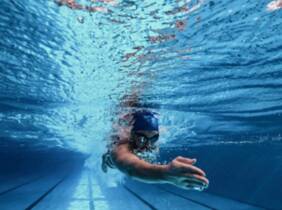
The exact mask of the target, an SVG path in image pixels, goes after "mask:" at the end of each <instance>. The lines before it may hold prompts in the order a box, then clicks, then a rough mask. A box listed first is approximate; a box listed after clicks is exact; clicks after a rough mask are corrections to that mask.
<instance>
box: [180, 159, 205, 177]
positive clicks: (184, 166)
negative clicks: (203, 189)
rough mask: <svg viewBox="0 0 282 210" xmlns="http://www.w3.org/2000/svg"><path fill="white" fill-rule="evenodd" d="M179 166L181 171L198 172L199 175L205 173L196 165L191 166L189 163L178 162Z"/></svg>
mask: <svg viewBox="0 0 282 210" xmlns="http://www.w3.org/2000/svg"><path fill="white" fill-rule="evenodd" d="M179 166H180V168H181V172H182V173H191V174H198V175H201V176H206V173H205V172H204V171H203V170H202V169H200V168H198V167H196V166H193V165H191V164H184V163H182V162H179Z"/></svg>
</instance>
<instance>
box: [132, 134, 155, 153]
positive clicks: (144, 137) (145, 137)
mask: <svg viewBox="0 0 282 210" xmlns="http://www.w3.org/2000/svg"><path fill="white" fill-rule="evenodd" d="M131 134H132V135H131V138H132V140H133V141H134V143H135V145H136V147H137V148H139V149H146V148H147V149H150V148H153V147H154V145H155V143H156V142H157V140H158V138H159V132H158V131H143V130H138V131H132V133H131Z"/></svg>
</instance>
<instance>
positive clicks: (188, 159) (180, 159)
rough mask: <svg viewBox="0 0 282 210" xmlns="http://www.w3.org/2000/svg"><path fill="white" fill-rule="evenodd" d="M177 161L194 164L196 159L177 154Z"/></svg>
mask: <svg viewBox="0 0 282 210" xmlns="http://www.w3.org/2000/svg"><path fill="white" fill-rule="evenodd" d="M176 159H177V160H178V161H179V162H182V163H186V164H195V163H196V162H197V160H196V159H190V158H185V157H182V156H178V157H177V158H176Z"/></svg>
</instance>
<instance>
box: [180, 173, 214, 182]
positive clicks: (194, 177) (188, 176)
mask: <svg viewBox="0 0 282 210" xmlns="http://www.w3.org/2000/svg"><path fill="white" fill-rule="evenodd" d="M183 180H184V181H185V182H189V181H191V182H196V183H199V184H202V185H208V184H209V180H208V179H207V178H206V177H204V176H199V175H196V174H195V175H191V174H186V175H185V177H184V178H183Z"/></svg>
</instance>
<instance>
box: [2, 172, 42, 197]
mask: <svg viewBox="0 0 282 210" xmlns="http://www.w3.org/2000/svg"><path fill="white" fill-rule="evenodd" d="M42 177H44V176H39V177H37V178H35V179H31V180H29V181H27V182H24V183H22V184H19V185H16V186H14V187H12V188H10V189H7V190H4V191H2V192H0V196H2V195H4V194H6V193H8V192H11V191H13V190H16V189H18V188H20V187H23V186H25V185H28V184H30V183H32V182H35V181H37V180H39V179H41V178H42Z"/></svg>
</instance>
